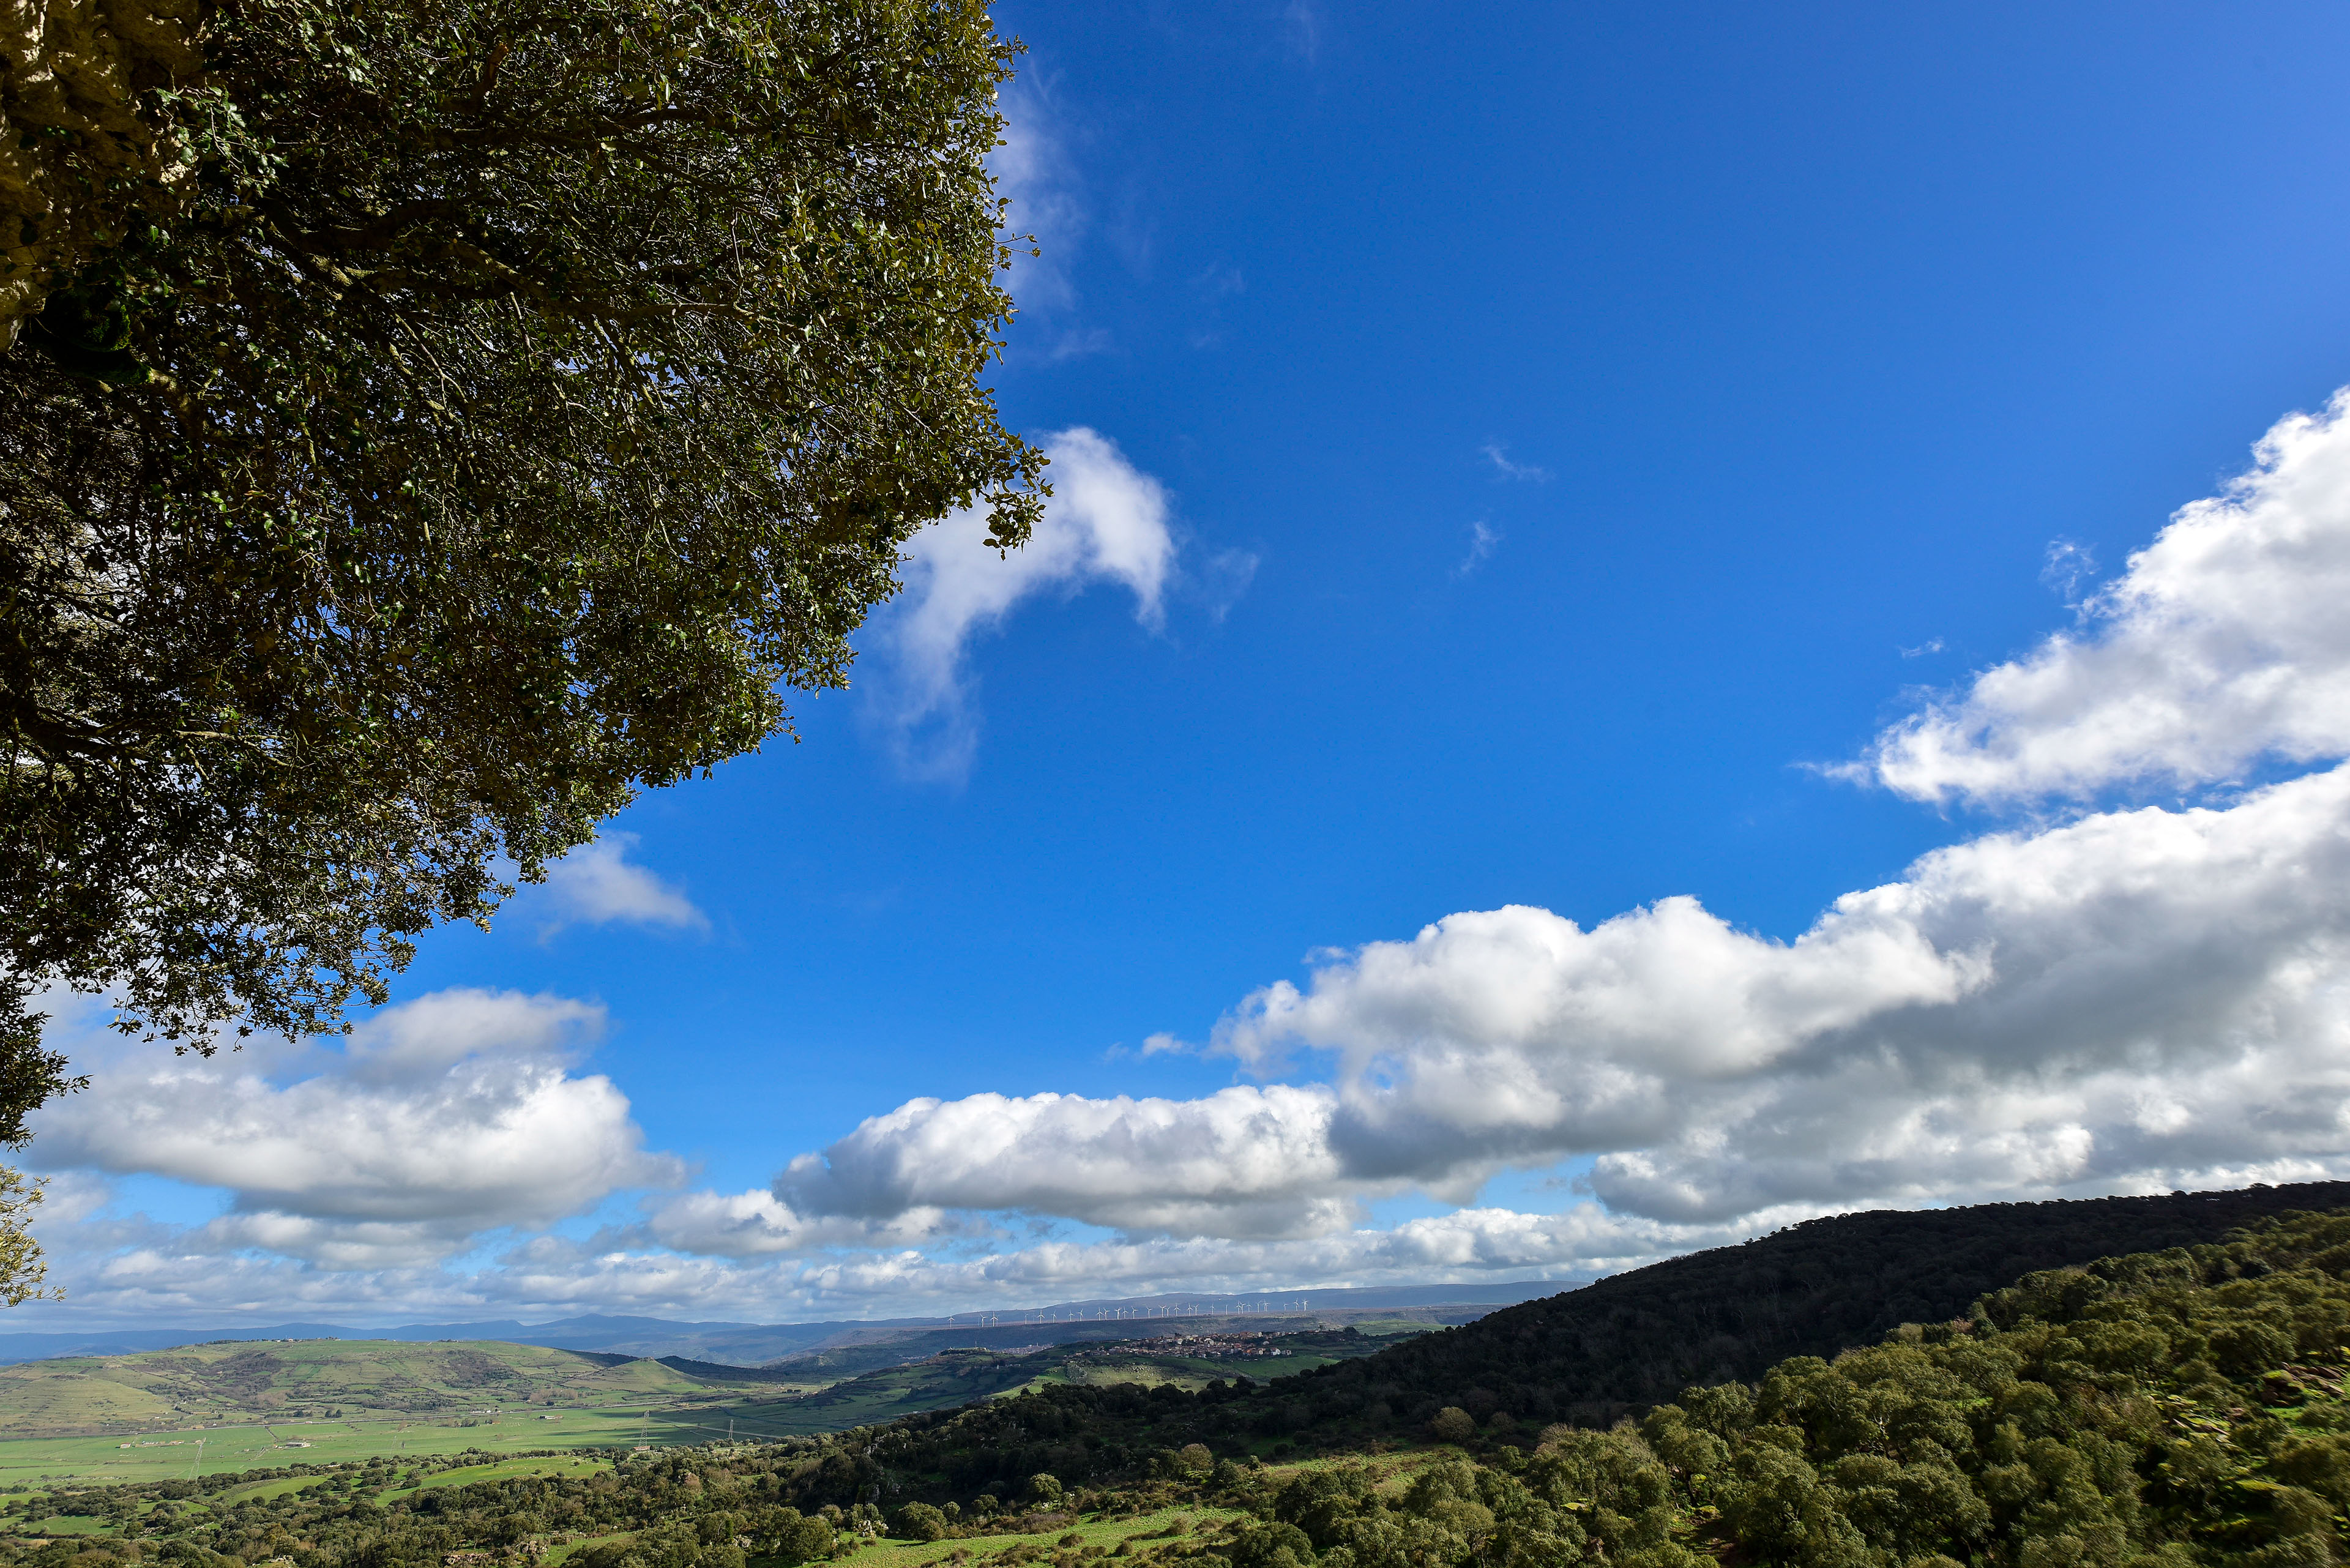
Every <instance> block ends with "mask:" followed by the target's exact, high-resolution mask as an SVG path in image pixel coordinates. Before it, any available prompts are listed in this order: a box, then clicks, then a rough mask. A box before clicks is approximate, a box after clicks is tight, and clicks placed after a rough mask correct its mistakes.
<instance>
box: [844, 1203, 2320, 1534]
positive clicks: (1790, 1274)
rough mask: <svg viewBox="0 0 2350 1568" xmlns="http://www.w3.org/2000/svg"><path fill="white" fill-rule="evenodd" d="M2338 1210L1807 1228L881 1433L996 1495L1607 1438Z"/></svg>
mask: <svg viewBox="0 0 2350 1568" xmlns="http://www.w3.org/2000/svg"><path fill="white" fill-rule="evenodd" d="M2342 1207H2350V1182H2314V1183H2307V1184H2303V1185H2298V1186H2292V1187H2276V1188H2269V1187H2256V1188H2252V1189H2247V1190H2244V1191H2240V1192H2219V1193H2194V1194H2187V1193H2178V1194H2172V1195H2170V1196H2168V1197H2154V1198H2103V1199H2083V1200H2080V1201H2074V1202H2052V1203H1996V1204H1983V1205H1979V1206H1976V1207H1973V1208H1967V1209H1947V1210H1922V1211H1919V1210H1898V1211H1896V1210H1887V1211H1880V1212H1876V1213H1868V1214H1847V1215H1840V1216H1836V1217H1835V1218H1832V1219H1825V1220H1811V1221H1808V1222H1806V1223H1804V1224H1802V1225H1797V1226H1793V1227H1790V1228H1789V1229H1787V1230H1784V1231H1778V1232H1776V1233H1774V1234H1773V1235H1769V1236H1763V1237H1759V1238H1757V1239H1756V1240H1754V1241H1750V1242H1747V1243H1745V1244H1743V1245H1742V1246H1735V1247H1719V1248H1715V1249H1713V1250H1711V1251H1704V1252H1693V1253H1691V1254H1690V1255H1689V1256H1687V1257H1683V1258H1675V1259H1672V1260H1670V1261H1669V1262H1662V1263H1657V1264H1653V1265H1651V1266H1650V1267H1648V1268H1645V1269H1638V1270H1634V1271H1632V1272H1628V1273H1624V1274H1618V1275H1617V1276H1616V1277H1614V1278H1612V1279H1607V1280H1602V1281H1600V1282H1597V1283H1596V1284H1592V1285H1587V1286H1586V1287H1584V1288H1583V1289H1581V1290H1578V1291H1570V1292H1568V1293H1565V1294H1562V1295H1555V1296H1550V1297H1546V1298H1544V1299H1543V1300H1540V1301H1533V1302H1527V1303H1523V1304H1521V1305H1518V1306H1513V1307H1505V1308H1503V1309H1502V1310H1501V1311H1499V1312H1495V1313H1493V1314H1490V1315H1488V1316H1486V1317H1483V1318H1481V1319H1479V1320H1478V1321H1477V1322H1475V1323H1472V1324H1467V1325H1465V1326H1463V1327H1460V1328H1453V1329H1448V1330H1443V1331H1440V1332H1437V1333H1432V1334H1421V1335H1419V1336H1418V1337H1416V1338H1414V1339H1411V1340H1409V1341H1406V1342H1405V1343H1403V1344H1401V1345H1395V1346H1393V1347H1391V1348H1388V1349H1386V1350H1383V1351H1381V1352H1379V1353H1378V1355H1372V1356H1367V1357H1365V1358H1363V1359H1361V1360H1357V1361H1347V1362H1343V1363H1340V1364H1338V1365H1336V1366H1326V1367H1322V1368H1318V1369H1315V1370H1312V1371H1308V1372H1305V1373H1302V1374H1300V1375H1298V1376H1293V1377H1280V1378H1276V1379H1274V1380H1273V1381H1271V1382H1269V1383H1263V1384H1256V1385H1253V1386H1252V1385H1250V1384H1248V1383H1247V1382H1245V1381H1243V1382H1242V1383H1241V1384H1239V1385H1237V1386H1233V1385H1211V1386H1209V1387H1207V1388H1205V1389H1202V1390H1201V1391H1200V1392H1199V1393H1197V1394H1185V1393H1181V1392H1179V1391H1178V1390H1175V1389H1173V1388H1161V1389H1152V1390H1149V1391H1147V1392H1146V1391H1145V1390H1143V1389H1141V1388H1139V1387H1052V1388H1044V1389H1039V1390H1038V1391H1037V1392H1036V1393H1035V1395H1034V1396H1032V1397H1026V1398H1023V1399H1021V1400H1018V1401H1016V1402H1010V1403H1007V1402H999V1403H997V1404H995V1405H993V1406H984V1407H974V1408H972V1409H968V1410H965V1411H963V1412H961V1413H960V1414H958V1415H956V1416H954V1417H952V1418H951V1419H949V1418H948V1417H943V1416H937V1417H928V1418H927V1420H925V1419H924V1418H922V1417H915V1418H912V1419H910V1420H909V1421H907V1422H905V1423H902V1424H901V1425H900V1426H899V1427H898V1428H895V1429H893V1430H892V1432H891V1434H890V1442H891V1445H892V1447H893V1448H894V1449H897V1451H898V1453H899V1456H900V1457H899V1458H897V1459H894V1460H893V1467H894V1468H899V1469H903V1470H906V1471H910V1472H914V1473H920V1474H925V1475H937V1476H942V1477H948V1478H951V1484H952V1485H953V1486H955V1487H957V1488H960V1489H963V1490H969V1491H972V1492H995V1493H997V1494H998V1495H1009V1493H1008V1492H1006V1491H1005V1490H1003V1489H1011V1490H1017V1489H1018V1488H1019V1487H1020V1486H1021V1485H1023V1484H1024V1482H1025V1479H1026V1478H1027V1477H1028V1476H1030V1475H1032V1474H1034V1473H1035V1472H1037V1471H1039V1470H1046V1471H1050V1472H1052V1473H1053V1474H1055V1475H1056V1476H1058V1477H1059V1478H1060V1479H1061V1480H1063V1481H1065V1482H1066V1481H1072V1480H1096V1479H1107V1478H1110V1477H1113V1476H1117V1475H1119V1474H1123V1473H1128V1472H1130V1470H1131V1469H1132V1467H1133V1466H1135V1465H1136V1464H1138V1463H1139V1462H1141V1461H1142V1459H1144V1458H1145V1457H1146V1456H1148V1455H1149V1454H1150V1453H1153V1452H1156V1451H1159V1450H1164V1449H1180V1448H1182V1447H1183V1446H1185V1445H1187V1444H1191V1443H1198V1444H1201V1445H1202V1446H1203V1447H1205V1448H1206V1449H1209V1450H1211V1451H1212V1452H1214V1453H1218V1454H1224V1455H1237V1454H1241V1453H1243V1452H1253V1453H1257V1454H1260V1455H1265V1456H1269V1457H1280V1456H1282V1455H1284V1454H1288V1453H1291V1452H1298V1453H1315V1452H1333V1451H1339V1450H1347V1449H1365V1448H1369V1447H1376V1446H1378V1445H1381V1444H1392V1443H1395V1442H1399V1441H1405V1442H1416V1441H1419V1440H1421V1439H1423V1438H1425V1436H1426V1434H1427V1432H1428V1425H1429V1422H1430V1418H1431V1417H1435V1416H1436V1415H1437V1414H1438V1413H1439V1412H1440V1411H1441V1410H1443V1409H1445V1408H1448V1407H1451V1408H1457V1409H1461V1410H1463V1411H1466V1412H1467V1413H1468V1415H1469V1416H1470V1417H1473V1418H1474V1420H1475V1421H1476V1423H1477V1428H1476V1432H1475V1433H1474V1436H1475V1437H1477V1438H1481V1439H1482V1440H1485V1441H1489V1442H1520V1441H1526V1440H1530V1439H1531V1437H1532V1436H1533V1435H1534V1433H1538V1432H1539V1431H1540V1430H1541V1429H1542V1428H1544V1427H1545V1426H1547V1425H1549V1424H1551V1423H1553V1422H1558V1421H1573V1422H1575V1423H1577V1424H1581V1425H1586V1426H1600V1427H1604V1426H1606V1425H1607V1424H1608V1423H1610V1422H1612V1421H1613V1420H1614V1419H1615V1418H1616V1417H1618V1416H1620V1415H1623V1414H1626V1413H1628V1412H1632V1411H1635V1410H1637V1409H1639V1408H1642V1407H1647V1406H1649V1405H1654V1404H1657V1403H1659V1402H1661V1401H1664V1400H1667V1399H1669V1398H1671V1397H1675V1396H1676V1395H1678V1394H1679V1392H1680V1390H1681V1389H1682V1388H1684V1387H1686V1386H1690V1384H1693V1383H1718V1382H1724V1381H1728V1380H1731V1379H1733V1378H1735V1379H1751V1378H1752V1377H1755V1376H1760V1375H1761V1373H1762V1372H1763V1370H1764V1369H1765V1368H1767V1367H1769V1366H1772V1365H1773V1363H1775V1362H1777V1361H1780V1360H1782V1359H1783V1358H1785V1357H1788V1356H1794V1355H1824V1356H1832V1355H1835V1353H1836V1352H1838V1351H1840V1350H1843V1349H1846V1348H1847V1347H1850V1346H1853V1345H1868V1344H1873V1343H1875V1342H1876V1341H1877V1340H1878V1339H1880V1338H1882V1337H1883V1336H1884V1335H1885V1334H1887V1333H1888V1332H1890V1331H1891V1330H1893V1329H1894V1328H1896V1327H1898V1325H1900V1324H1903V1323H1936V1322H1942V1321H1946V1320H1949V1319H1951V1318H1954V1317H1959V1316H1961V1315H1964V1314H1966V1313H1967V1312H1968V1311H1969V1309H1970V1307H1971V1306H1972V1305H1973V1303H1975V1302H1976V1301H1977V1300H1978V1299H1979V1298H1981V1297H1982V1296H1984V1295H1986V1294H1988V1293H1991V1292H1993V1291H1997V1290H2001V1289H2003V1288H2005V1287H2006V1286H2008V1285H2010V1284H2012V1283H2013V1282H2015V1281H2016V1280H2017V1279H2019V1278H2021V1277H2022V1276H2023V1275H2025V1274H2028V1273H2032V1272H2037V1271H2040V1270H2044V1269H2053V1268H2061V1267H2064V1266H2065V1265H2068V1264H2077V1263H2085V1262H2089V1261H2091V1260H2093V1259H2096V1258H2101V1257H2112V1256H2117V1255H2121V1254H2126V1253H2135V1252H2146V1251H2156V1250H2159V1249H2163V1248H2168V1247H2178V1246H2188V1245H2195V1244H2199V1243H2207V1242H2215V1241H2219V1240H2220V1238H2221V1237H2222V1236H2224V1235H2226V1234H2227V1233H2228V1232H2229V1231H2233V1230H2235V1229H2237V1228H2239V1227H2241V1226H2243V1225H2247V1224H2251V1223H2253V1222H2255V1221H2259V1220H2264V1219H2268V1218H2270V1217H2272V1216H2274V1215H2277V1214H2281V1213H2286V1212H2292V1211H2295V1210H2324V1209H2334V1208H2342Z"/></svg>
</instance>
